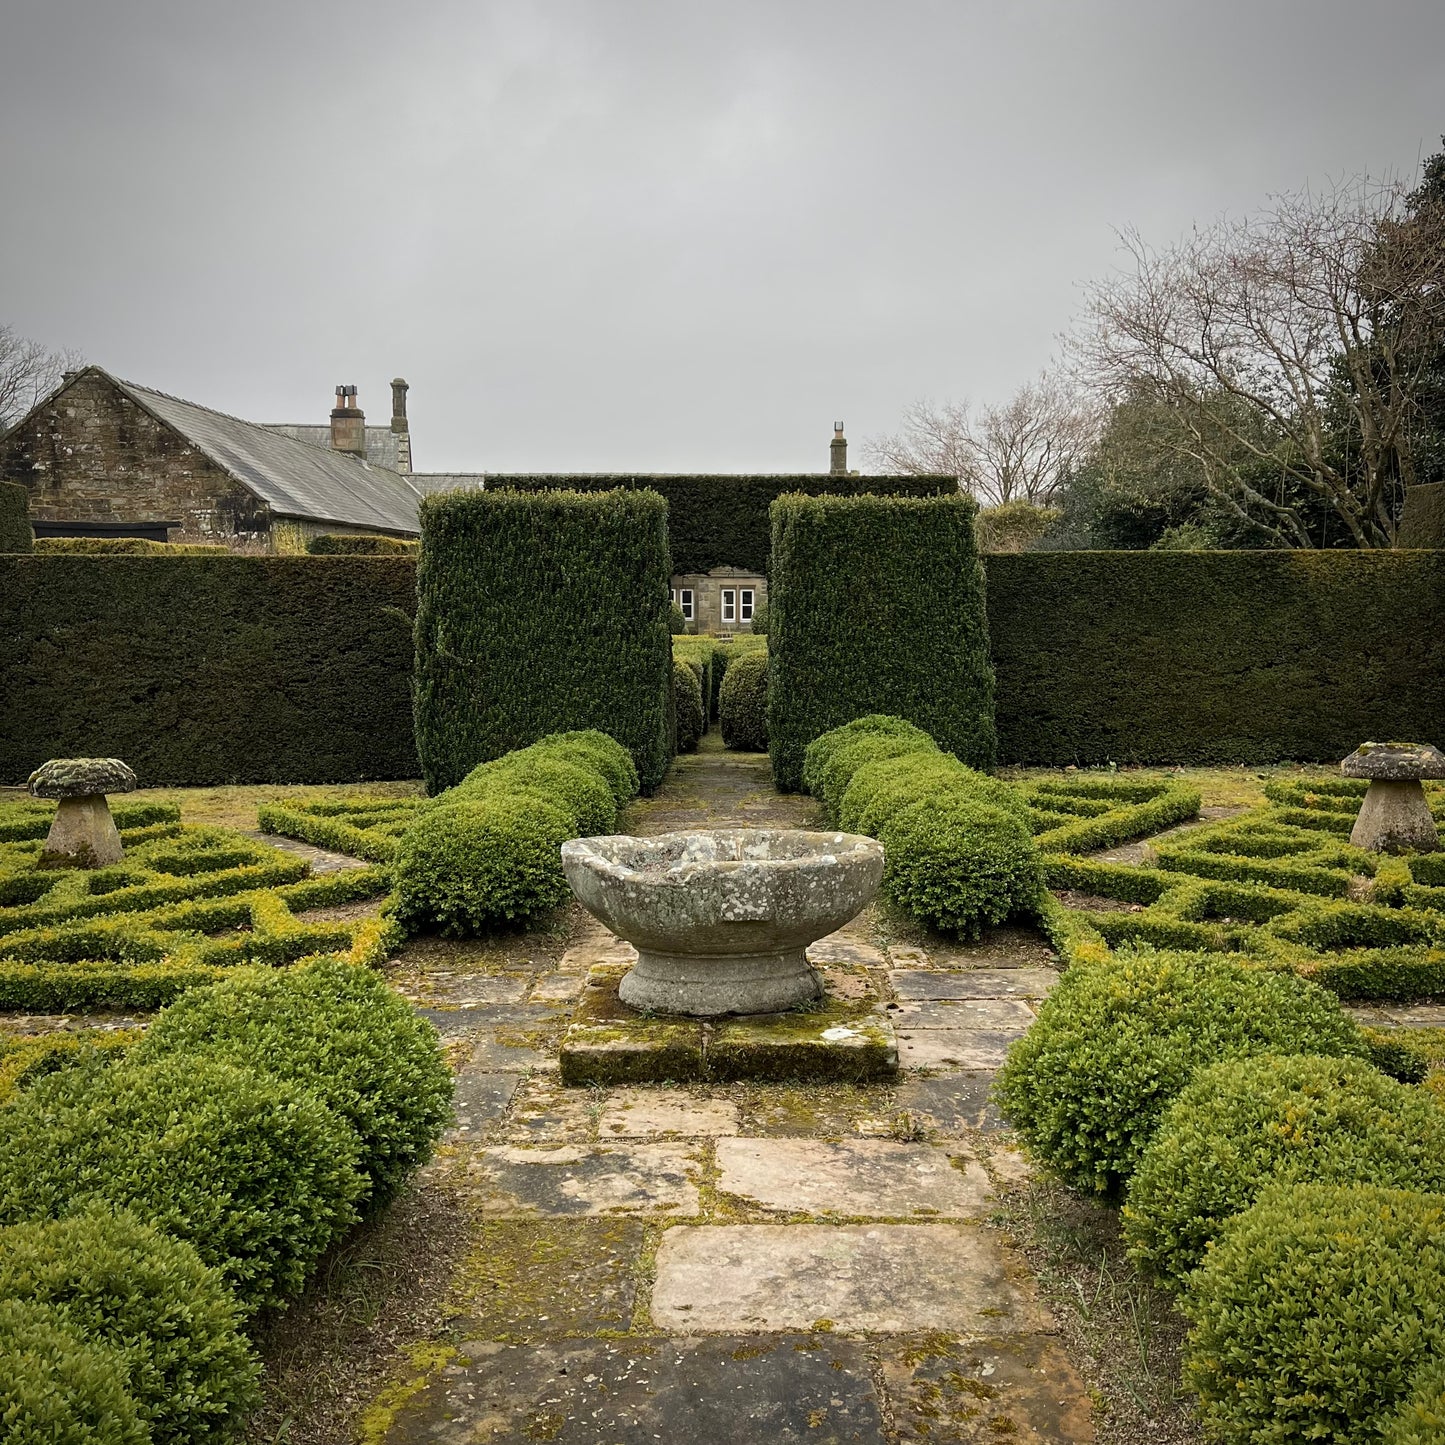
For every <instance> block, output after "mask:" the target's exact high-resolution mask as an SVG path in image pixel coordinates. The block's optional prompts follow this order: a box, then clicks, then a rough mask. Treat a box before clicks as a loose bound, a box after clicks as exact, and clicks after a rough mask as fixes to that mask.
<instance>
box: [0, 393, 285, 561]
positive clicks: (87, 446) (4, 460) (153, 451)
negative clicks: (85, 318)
mask: <svg viewBox="0 0 1445 1445" xmlns="http://www.w3.org/2000/svg"><path fill="white" fill-rule="evenodd" d="M0 478H4V479H5V480H7V481H14V482H20V483H22V484H23V485H25V486H26V487H27V488H28V489H29V491H30V516H31V518H32V519H33V520H35V521H40V522H153V521H166V522H180V523H181V530H180V531H179V532H172V533H171V536H170V540H171V541H172V542H226V543H229V544H231V545H247V546H252V547H256V546H259V547H263V548H264V547H267V546H269V541H270V530H271V518H270V512H269V509H268V508H267V506H266V504H265V503H264V502H262V501H261V500H260V499H259V498H258V497H255V496H253V495H252V493H251V492H249V491H247V489H246V488H245V487H243V486H241V485H240V483H239V482H236V481H234V480H233V479H232V478H230V477H229V476H227V475H226V473H225V472H223V471H222V470H221V469H220V468H219V467H217V466H216V465H215V464H214V463H213V462H212V461H210V459H209V458H207V457H206V456H204V455H203V454H202V453H201V452H199V451H197V450H196V448H195V447H194V446H192V445H191V443H190V442H189V441H187V440H186V438H185V437H183V436H181V435H180V434H179V433H178V432H176V431H173V430H172V429H171V428H170V427H168V426H166V425H165V424H164V423H163V422H159V421H157V420H156V419H155V418H154V417H152V416H151V415H150V413H149V412H147V411H144V410H143V409H142V408H141V407H139V406H137V405H136V404H135V403H134V402H133V401H131V399H130V398H129V397H127V396H126V395H124V393H122V392H121V391H120V390H119V389H118V388H117V387H115V386H114V385H112V384H111V383H110V382H109V381H107V380H106V379H105V378H104V377H101V376H95V375H88V376H82V377H80V378H78V379H77V380H76V381H75V382H74V383H73V384H72V385H71V386H69V387H67V388H66V389H65V390H64V391H62V392H60V394H59V395H58V396H56V397H55V398H54V400H53V401H52V402H51V403H50V404H49V405H47V406H45V407H43V408H42V409H41V410H39V411H37V412H35V413H34V414H33V415H32V416H30V417H28V418H26V420H25V421H23V422H22V423H21V424H20V425H19V426H17V427H16V428H15V429H14V430H13V431H11V432H9V433H8V434H7V435H6V436H5V437H3V438H0Z"/></svg>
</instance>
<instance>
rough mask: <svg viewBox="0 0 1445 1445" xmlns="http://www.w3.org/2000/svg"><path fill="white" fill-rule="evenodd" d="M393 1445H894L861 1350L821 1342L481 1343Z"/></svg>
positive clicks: (407, 1412)
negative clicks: (888, 1443) (887, 1444)
mask: <svg viewBox="0 0 1445 1445" xmlns="http://www.w3.org/2000/svg"><path fill="white" fill-rule="evenodd" d="M387 1440H388V1442H389V1445H535V1442H537V1441H551V1442H553V1445H644V1442H645V1445H652V1442H654V1441H659V1442H662V1445H765V1442H766V1445H885V1442H886V1441H887V1436H886V1434H885V1433H884V1429H883V1420H882V1412H881V1411H880V1409H879V1406H878V1399H877V1395H876V1394H875V1392H874V1388H873V1382H872V1379H871V1378H870V1374H869V1367H868V1360H867V1357H866V1355H865V1354H864V1352H863V1349H862V1347H861V1346H859V1345H857V1344H854V1343H852V1342H850V1341H847V1340H833V1339H827V1338H825V1337H818V1336H806V1335H805V1336H801V1337H789V1336H783V1337H781V1338H778V1337H772V1338H767V1337H764V1338H760V1337H758V1336H754V1335H744V1336H732V1337H722V1338H707V1339H690V1340H688V1339H679V1340H607V1341H602V1340H578V1341H569V1342H566V1343H561V1342H557V1343H548V1344H540V1345H504V1344H497V1343H494V1342H475V1343H469V1344H467V1345H464V1346H463V1347H462V1350H461V1356H460V1359H459V1360H458V1362H457V1363H456V1364H454V1365H452V1366H450V1367H448V1368H447V1369H446V1370H445V1371H443V1373H442V1374H441V1376H440V1377H439V1378H438V1379H437V1380H436V1381H435V1382H434V1383H433V1384H432V1385H430V1386H429V1387H428V1388H426V1389H424V1390H423V1391H422V1392H421V1393H420V1394H418V1395H417V1396H416V1397H415V1398H414V1399H412V1400H411V1401H409V1402H408V1404H407V1405H406V1406H405V1408H404V1409H403V1410H402V1411H401V1412H400V1414H399V1416H398V1418H397V1420H396V1423H395V1425H394V1426H393V1427H392V1429H391V1430H390V1432H389V1433H388V1435H387Z"/></svg>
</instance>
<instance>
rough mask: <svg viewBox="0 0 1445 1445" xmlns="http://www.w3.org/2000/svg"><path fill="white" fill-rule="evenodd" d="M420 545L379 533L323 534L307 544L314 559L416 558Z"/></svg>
mask: <svg viewBox="0 0 1445 1445" xmlns="http://www.w3.org/2000/svg"><path fill="white" fill-rule="evenodd" d="M419 546H420V544H419V543H418V542H417V541H416V539H415V538H413V537H386V536H382V535H381V534H379V533H366V532H357V533H351V534H347V533H343V532H322V533H321V535H320V536H317V537H312V538H311V539H310V540H309V541H308V542H307V543H306V550H307V551H308V552H309V553H310V554H311V555H312V556H313V557H414V556H415V555H416V553H417V551H418V550H419Z"/></svg>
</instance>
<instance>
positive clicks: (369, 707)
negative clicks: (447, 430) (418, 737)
mask: <svg viewBox="0 0 1445 1445" xmlns="http://www.w3.org/2000/svg"><path fill="white" fill-rule="evenodd" d="M415 595H416V564H415V562H414V561H413V560H412V559H410V558H405V557H403V558H395V559H393V558H389V557H239V556H234V555H232V554H230V553H219V554H216V555H211V556H184V555H179V556H146V557H105V556H101V557H93V556H79V555H65V554H62V555H56V556H45V555H43V554H41V553H35V554H34V555H32V556H22V557H0V783H23V782H24V781H25V779H26V777H28V776H29V774H30V773H31V771H32V770H33V769H35V768H37V767H39V766H40V764H41V763H43V762H44V761H45V760H46V759H47V758H65V757H116V758H124V759H125V761H126V762H128V763H129V764H130V765H131V767H133V768H134V769H135V771H136V776H137V777H138V778H139V779H140V782H141V786H142V787H159V786H162V785H188V784H214V783H331V782H358V781H361V780H366V779H373V778H414V777H415V776H416V750H415V748H414V747H413V744H412V737H411V676H410V674H411V654H412V642H411V612H412V610H413V609H414V607H415Z"/></svg>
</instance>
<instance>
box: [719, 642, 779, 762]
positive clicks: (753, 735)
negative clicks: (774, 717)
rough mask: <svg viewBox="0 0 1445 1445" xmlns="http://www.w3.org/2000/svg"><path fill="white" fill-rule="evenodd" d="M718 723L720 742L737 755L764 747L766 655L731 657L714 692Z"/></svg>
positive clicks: (765, 729)
mask: <svg viewBox="0 0 1445 1445" xmlns="http://www.w3.org/2000/svg"><path fill="white" fill-rule="evenodd" d="M718 722H719V724H720V725H721V727H722V736H723V743H724V745H725V746H727V747H730V748H736V749H738V750H739V751H740V752H750V753H762V752H766V751H767V748H768V654H767V653H766V652H748V653H744V654H743V655H742V656H740V657H735V658H734V659H733V660H732V661H731V662H730V663H729V664H728V667H727V671H726V672H725V673H724V674H723V680H722V686H721V687H720V688H719V690H718Z"/></svg>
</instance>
